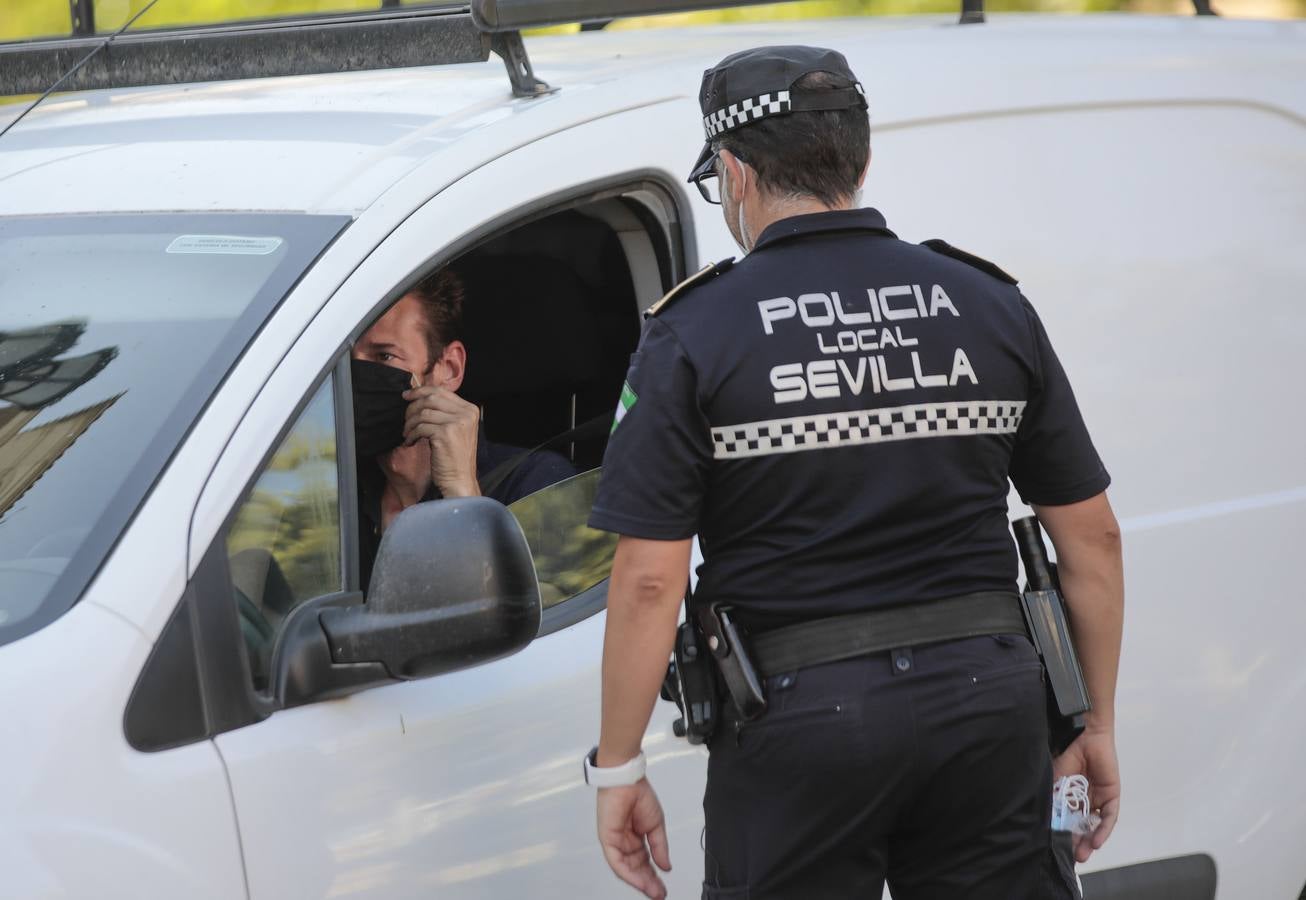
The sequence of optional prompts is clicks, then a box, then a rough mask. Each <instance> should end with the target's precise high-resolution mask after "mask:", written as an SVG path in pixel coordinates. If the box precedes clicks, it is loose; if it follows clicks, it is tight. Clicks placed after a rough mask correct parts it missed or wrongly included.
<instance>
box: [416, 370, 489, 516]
mask: <svg viewBox="0 0 1306 900" xmlns="http://www.w3.org/2000/svg"><path fill="white" fill-rule="evenodd" d="M404 399H405V400H407V401H408V414H407V416H406V417H405V419H404V446H406V447H407V446H412V445H413V444H416V443H417V442H418V441H422V440H424V441H426V442H427V443H428V444H430V446H431V481H433V482H434V483H435V486H436V487H437V488H439V490H440V493H441V494H442V495H443V496H445V497H477V496H480V493H481V489H480V485H479V484H478V483H477V481H476V438H477V434H478V432H479V427H480V420H481V411H480V410H479V409H478V408H477V407H476V405H475V404H474V403H468V402H467V401H466V400H464V399H463V398H462V397H459V396H458V395H457V394H455V393H454V392H453V391H451V390H449V389H448V388H442V387H431V386H429V385H428V386H425V387H419V388H413V389H412V390H411V391H405V392H404Z"/></svg>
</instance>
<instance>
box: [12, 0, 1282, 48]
mask: <svg viewBox="0 0 1306 900" xmlns="http://www.w3.org/2000/svg"><path fill="white" fill-rule="evenodd" d="M423 2H425V3H429V2H430V0H414V2H408V0H405V3H404V5H414V6H416V5H422V3H423ZM147 4H148V0H95V22H96V26H97V29H98V30H99V31H101V32H104V31H112V30H114V29H117V28H118V27H120V26H121V25H122V24H123V23H124V22H126V21H127V20H128V19H129V18H130V17H131V16H132V15H134V14H135V13H136V12H138V11H140V10H141V9H144V8H145V6H146V5H147ZM985 5H986V8H988V9H991V10H995V11H1044V12H1093V11H1106V10H1129V11H1140V12H1179V13H1185V12H1188V11H1189V10H1191V8H1192V7H1191V4H1190V3H1189V2H1188V0H987V2H986V4H985ZM1215 5H1216V8H1217V9H1218V10H1220V11H1221V12H1222V13H1224V14H1225V15H1251V16H1273V17H1286V16H1301V15H1304V14H1306V0H1215ZM379 6H380V0H159V2H158V4H157V5H156V6H155V7H154V8H153V9H152V10H150V11H149V12H148V13H146V14H145V15H144V16H143V17H142V18H141V20H140V21H139V22H138V23H137V24H136V25H135V26H134V27H135V28H159V27H165V26H172V25H191V24H201V23H211V22H222V21H230V20H237V19H259V18H267V17H272V16H286V15H297V14H304V13H326V12H341V11H348V10H359V9H376V8H377V7H379ZM959 6H960V3H959V0H804V2H797V3H777V4H770V5H764V6H756V7H747V8H743V9H731V10H718V11H711V12H703V13H692V14H681V15H669V16H656V17H648V18H642V19H629V20H624V21H620V22H617V23H616V24H615V25H614V26H613V27H614V28H645V27H655V26H664V25H681V24H685V23H687V22H688V23H711V22H742V21H756V20H776V19H806V18H817V17H829V16H861V15H877V16H883V15H904V14H913V13H950V12H955V11H956V10H957V9H958V8H959ZM0 7H3V8H2V9H0V41H3V40H16V39H22V38H30V37H41V36H50V35H66V34H67V33H68V32H69V30H70V27H71V26H70V18H69V10H68V0H0Z"/></svg>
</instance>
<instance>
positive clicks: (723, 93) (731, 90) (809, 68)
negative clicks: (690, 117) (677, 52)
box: [689, 46, 866, 182]
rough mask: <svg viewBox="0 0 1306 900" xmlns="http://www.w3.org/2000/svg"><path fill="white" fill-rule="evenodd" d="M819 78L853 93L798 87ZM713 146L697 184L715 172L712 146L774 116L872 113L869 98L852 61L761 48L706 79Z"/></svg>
mask: <svg viewBox="0 0 1306 900" xmlns="http://www.w3.org/2000/svg"><path fill="white" fill-rule="evenodd" d="M813 72H828V73H830V74H832V75H839V76H842V77H843V78H845V79H847V81H848V82H849V85H850V86H849V87H846V88H837V89H834V90H830V89H821V90H814V91H804V90H801V89H796V88H795V87H794V82H796V81H798V80H799V79H800V78H802V77H803V76H804V75H810V74H812V73H813ZM698 105H699V107H700V108H701V109H702V110H703V130H704V131H705V132H706V135H707V142H706V143H705V144H704V145H703V152H702V153H701V154H699V157H698V161H697V162H696V163H694V171H693V172H691V173H690V175H689V180H690V181H691V182H694V181H697V180H699V179H700V178H702V177H703V176H704V175H706V174H707V173H708V171H709V170H710V169H711V166H712V140H713V138H716V137H719V136H720V135H722V134H725V133H726V132H727V131H733V130H734V129H736V128H740V127H742V126H744V125H749V124H751V123H753V122H757V121H759V120H761V119H765V118H768V117H770V116H785V115H789V114H790V113H796V112H809V111H816V110H833V109H852V108H853V107H861V108H862V109H865V108H866V92H865V91H863V90H862V86H861V83H860V82H859V81H858V80H857V76H855V75H853V72H852V69H850V68H848V60H846V59H844V55H843V54H842V53H839V52H838V51H836V50H826V49H825V48H823V47H800V46H793V47H756V48H754V49H752V50H743V51H740V52H739V53H732V54H731V55H730V56H727V57H726V58H725V59H723V60H721V62H719V63H718V64H717V65H716V66H715V67H714V68H711V69H708V70H707V71H706V72H704V73H703V84H702V86H701V87H700V88H699V91H698Z"/></svg>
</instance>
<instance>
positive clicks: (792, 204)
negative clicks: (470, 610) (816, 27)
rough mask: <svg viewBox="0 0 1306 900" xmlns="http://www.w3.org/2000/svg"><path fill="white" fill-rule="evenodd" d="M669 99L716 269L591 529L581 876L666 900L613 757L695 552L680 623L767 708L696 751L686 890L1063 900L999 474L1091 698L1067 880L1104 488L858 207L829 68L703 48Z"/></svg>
mask: <svg viewBox="0 0 1306 900" xmlns="http://www.w3.org/2000/svg"><path fill="white" fill-rule="evenodd" d="M700 102H701V106H702V112H703V117H704V119H703V121H704V125H705V128H706V131H707V145H706V146H705V147H704V148H703V152H702V156H701V157H700V159H699V162H698V164H697V166H696V168H695V169H694V172H693V174H692V176H691V179H690V180H691V181H692V182H695V183H696V184H697V185H698V187H699V189H700V190H702V191H703V192H704V195H705V196H706V197H707V198H708V199H709V200H712V201H713V202H720V203H721V204H722V211H723V213H724V215H725V221H726V225H727V226H728V227H729V229H730V232H731V234H732V235H733V236H734V238H735V241H736V242H737V243H738V244H739V245H740V247H741V248H742V249H743V251H744V252H745V254H746V255H745V256H744V258H743V259H742V260H741V261H739V262H736V263H734V264H731V263H729V262H727V263H721V264H718V265H716V266H711V267H709V268H707V269H705V270H704V271H703V272H701V273H699V275H697V276H695V277H694V278H692V279H690V281H689V282H687V283H686V284H684V285H682V286H681V287H679V288H678V289H677V290H676V291H673V292H672V294H670V295H668V297H667V298H665V299H664V301H663V302H662V303H661V304H659V305H658V306H657V307H655V309H654V310H653V311H652V314H651V317H650V319H649V321H648V322H647V324H646V327H645V330H644V333H643V336H642V339H641V342H640V346H639V349H638V351H637V352H636V353H635V355H634V357H633V358H632V360H631V366H630V370H629V374H628V377H627V383H626V385H625V388H624V390H623V392H622V397H621V404H620V408H619V410H618V414H617V421H616V424H615V426H614V430H613V433H612V437H611V441H610V443H609V446H608V450H607V456H606V459H605V462H604V472H603V476H602V483H601V486H600V488H599V493H598V497H597V499H596V502H595V504H594V510H593V514H592V517H591V524H592V525H593V526H595V527H597V528H603V529H607V530H609V531H613V532H617V533H618V534H620V535H621V539H620V541H619V543H618V546H617V551H616V560H615V563H614V565H613V570H612V579H611V583H610V587H609V594H608V616H607V632H606V638H605V646H604V659H603V719H602V728H601V734H600V742H599V745H598V746H597V747H596V748H595V750H594V751H592V752H591V754H590V756H589V757H588V758H587V760H586V772H587V778H588V780H589V781H590V783H591V784H596V785H599V787H600V789H599V796H598V832H599V841H600V843H601V845H602V848H603V852H604V854H605V856H606V858H607V861H608V863H609V864H610V866H611V867H612V869H613V870H614V872H615V873H616V874H617V875H618V876H619V877H620V878H622V879H623V880H625V881H627V882H628V883H629V884H631V885H633V886H634V887H636V888H637V889H639V890H641V891H642V892H643V893H645V894H646V895H647V896H649V897H662V896H664V895H665V887H664V886H663V883H662V881H661V880H660V878H659V876H658V874H657V872H656V871H655V869H654V864H656V865H657V867H658V868H660V869H662V870H664V871H666V870H669V868H670V856H669V850H668V845H667V837H666V832H665V828H664V824H663V817H662V811H661V808H660V806H659V803H658V800H657V797H656V795H655V794H654V792H653V789H652V787H651V786H650V785H649V782H648V781H647V779H645V778H644V757H643V754H642V753H641V751H640V742H641V738H642V735H643V734H644V731H645V729H646V727H647V725H648V721H649V717H650V714H651V711H652V707H653V704H654V702H655V700H656V697H657V694H658V688H659V684H660V682H661V681H662V677H663V674H664V671H665V667H666V660H667V657H668V653H669V651H670V649H671V647H672V642H673V637H674V632H675V630H676V626H677V621H678V616H679V605H680V602H681V600H682V598H683V597H684V593H685V588H686V582H687V575H688V566H689V561H690V539H691V537H692V536H694V535H697V536H698V538H699V541H700V544H701V548H702V553H703V560H704V562H703V565H702V566H701V567H700V569H699V570H698V571H699V580H698V584H697V588H696V594H695V598H694V601H693V602H694V603H696V604H702V603H708V604H716V605H718V607H720V606H724V607H726V608H727V609H728V610H729V616H730V617H732V619H733V621H734V622H735V623H736V625H738V626H740V627H742V630H743V632H744V634H745V635H746V638H745V640H744V641H743V642H742V643H744V644H747V645H748V646H747V647H746V648H745V649H747V650H748V651H749V652H750V653H751V656H752V662H753V663H754V664H755V666H756V668H757V669H759V670H760V675H761V676H762V677H764V678H765V681H764V682H763V688H764V692H765V699H766V708H765V712H763V713H762V714H761V715H751V717H750V712H749V711H746V710H745V709H744V708H743V707H742V706H741V704H740V702H739V701H738V698H737V697H733V695H732V699H731V700H730V701H728V702H726V704H725V706H724V710H723V715H722V716H721V723H720V725H719V726H718V728H717V730H716V733H715V735H714V736H713V738H712V740H711V742H710V762H709V765H708V781H707V791H706V794H705V797H704V801H703V806H704V812H705V816H706V826H707V827H706V833H705V837H704V840H705V844H704V849H705V851H706V853H705V879H704V887H703V896H704V897H705V898H727V897H730V898H742V897H748V898H750V900H764V898H767V900H769V898H824V897H830V898H844V897H858V898H870V897H876V898H878V897H879V896H880V893H881V891H882V889H883V886H884V884H885V882H886V881H887V883H888V885H889V887H890V889H891V891H892V893H893V896H894V898H895V900H913V898H954V897H955V898H968V900H976V898H994V900H1018V898H1025V897H1069V896H1075V888H1074V882H1073V873H1070V872H1066V871H1065V870H1064V869H1063V871H1062V872H1061V873H1060V875H1058V873H1057V872H1056V870H1055V867H1054V864H1053V860H1052V854H1051V853H1050V851H1049V843H1050V833H1049V816H1050V807H1051V789H1052V784H1053V777H1054V766H1053V760H1052V759H1051V758H1050V757H1049V751H1048V743H1047V742H1048V730H1047V728H1048V724H1047V720H1046V712H1045V705H1044V702H1045V694H1044V687H1043V683H1042V670H1041V666H1040V663H1039V660H1038V657H1037V655H1036V653H1035V651H1034V649H1033V647H1032V645H1031V644H1030V642H1029V640H1028V638H1026V637H1025V635H1024V626H1023V622H1022V620H1021V618H1020V613H1019V607H1018V603H1019V600H1018V597H1017V595H1016V594H1015V587H1016V572H1017V569H1016V552H1015V548H1014V546H1013V542H1012V539H1011V535H1010V532H1009V531H1008V519H1007V503H1006V499H1007V493H1008V479H1010V480H1011V482H1013V483H1014V484H1015V485H1016V487H1017V489H1018V490H1019V491H1020V493H1021V495H1022V497H1023V498H1024V500H1025V501H1026V502H1028V503H1030V504H1032V505H1033V506H1034V508H1035V510H1036V512H1037V513H1038V515H1039V516H1040V519H1041V520H1042V522H1043V525H1044V527H1045V528H1046V529H1047V530H1048V532H1049V534H1050V536H1051V538H1052V541H1053V544H1054V545H1055V547H1056V550H1057V556H1058V558H1059V562H1060V572H1061V582H1062V589H1063V592H1064V594H1065V595H1066V597H1067V602H1068V603H1069V604H1070V607H1071V621H1072V625H1073V627H1074V630H1075V635H1076V638H1075V639H1076V644H1077V648H1078V650H1079V654H1080V657H1081V660H1082V663H1083V666H1084V670H1085V677H1086V681H1087V684H1088V687H1089V692H1090V695H1091V698H1092V701H1093V704H1094V709H1093V712H1092V713H1091V715H1090V717H1089V721H1088V728H1087V730H1086V731H1085V732H1084V734H1083V735H1082V736H1081V737H1079V738H1078V739H1077V740H1076V741H1075V742H1074V744H1072V745H1071V746H1070V748H1069V749H1068V750H1067V751H1066V752H1065V753H1064V754H1063V755H1062V756H1060V757H1059V758H1058V759H1057V760H1056V767H1055V771H1056V773H1057V774H1068V773H1071V772H1081V773H1083V774H1085V775H1086V776H1087V777H1088V779H1089V780H1090V782H1091V789H1090V794H1091V800H1092V804H1093V806H1094V807H1096V808H1097V809H1098V810H1099V811H1100V815H1101V817H1102V823H1101V825H1100V826H1099V827H1098V829H1097V830H1096V832H1094V833H1092V834H1091V835H1087V836H1085V837H1084V838H1083V839H1081V843H1080V846H1078V847H1077V848H1076V851H1077V855H1078V858H1079V859H1080V860H1081V861H1082V860H1084V859H1086V858H1087V857H1088V854H1089V853H1091V852H1092V850H1094V849H1096V848H1098V847H1100V846H1101V845H1102V843H1103V842H1104V841H1105V840H1106V838H1107V836H1108V835H1109V834H1110V832H1111V828H1112V827H1113V825H1114V823H1115V820H1116V816H1117V813H1118V802H1119V791H1120V789H1119V777H1118V772H1117V766H1116V758H1115V740H1114V733H1113V700H1114V693H1115V678H1116V668H1117V660H1118V656H1119V645H1120V632H1121V618H1122V607H1123V586H1122V575H1121V563H1120V544H1119V532H1118V528H1117V525H1116V522H1115V519H1114V517H1113V515H1112V513H1111V509H1110V506H1109V505H1108V503H1107V500H1106V495H1105V493H1104V492H1105V489H1106V487H1107V485H1108V483H1109V477H1108V475H1107V473H1106V470H1105V469H1104V468H1103V465H1102V463H1101V461H1100V459H1099V458H1098V455H1097V453H1096V451H1095V450H1094V448H1093V444H1092V442H1091V441H1090V439H1089V435H1088V432H1087V430H1086V428H1085V425H1084V422H1083V420H1082V418H1081V416H1080V412H1079V409H1078V407H1077V406H1076V403H1075V399H1074V396H1073V394H1072V392H1071V389H1070V384H1069V382H1068V380H1067V378H1066V375H1065V373H1064V371H1063V370H1062V368H1061V365H1060V364H1059V363H1058V361H1057V357H1056V354H1055V353H1054V352H1053V350H1052V345H1051V343H1050V342H1049V340H1048V336H1047V334H1046V332H1045V331H1044V329H1043V325H1042V324H1041V322H1040V321H1039V317H1038V315H1037V314H1036V313H1035V311H1034V309H1033V307H1032V306H1031V305H1030V304H1029V302H1028V301H1026V300H1025V298H1024V297H1023V296H1022V295H1021V293H1020V291H1019V290H1018V289H1017V287H1016V282H1015V279H1013V278H1011V277H1010V276H1009V275H1007V274H1006V273H1005V272H1003V271H1002V270H1001V269H999V268H998V267H996V266H994V265H993V264H991V263H988V262H985V261H984V260H982V259H979V258H977V257H974V256H971V255H969V254H967V253H965V252H963V251H960V250H957V249H955V248H953V247H951V246H949V245H947V244H945V243H943V242H941V241H932V242H927V243H926V244H925V245H918V244H910V243H906V242H904V241H901V240H899V239H898V238H897V237H896V236H895V235H894V233H893V232H892V231H890V230H889V228H888V226H887V225H886V223H885V219H884V217H883V216H881V215H880V213H878V212H876V211H875V210H873V209H859V208H855V207H856V206H857V200H858V197H859V194H860V188H861V185H862V182H863V180H864V178H865V175H866V169H867V166H868V163H869V146H870V137H869V125H868V118H867V112H866V101H865V99H864V94H863V90H862V87H861V85H860V84H859V83H858V81H857V79H856V77H855V76H854V75H853V73H852V72H851V71H850V70H849V67H848V64H847V62H846V60H845V59H844V58H843V56H842V55H841V54H839V53H836V52H834V51H830V50H823V49H817V48H811V47H765V48H760V49H755V50H749V51H745V52H742V53H738V54H735V55H732V56H730V57H727V58H726V59H725V60H724V61H722V62H721V63H720V65H718V66H717V67H715V68H713V69H710V70H709V71H707V72H706V73H705V75H704V77H703V83H702V89H701V92H700ZM718 185H719V187H718ZM718 190H719V199H718V195H717V191H718ZM886 641H892V642H893V643H892V644H891V645H890V646H887V647H886V646H885V642H886ZM714 646H715V645H714ZM1067 876H1068V877H1067Z"/></svg>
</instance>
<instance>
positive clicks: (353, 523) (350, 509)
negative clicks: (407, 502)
mask: <svg viewBox="0 0 1306 900" xmlns="http://www.w3.org/2000/svg"><path fill="white" fill-rule="evenodd" d="M349 362H350V356H349V354H348V353H342V354H341V355H340V358H339V359H338V360H337V361H336V364H335V369H334V373H333V374H334V378H333V380H332V382H333V388H332V389H333V393H334V399H335V417H336V485H337V488H336V489H337V491H338V492H339V495H338V497H337V506H338V508H339V510H340V567H341V572H340V583H341V584H343V585H344V586H345V590H347V591H361V590H362V589H363V586H362V585H360V584H359V580H360V578H361V577H362V575H361V573H360V564H359V561H358V468H357V466H356V465H355V464H354V383H353V369H352V368H351V367H350V365H349Z"/></svg>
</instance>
